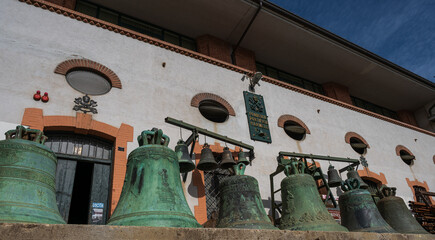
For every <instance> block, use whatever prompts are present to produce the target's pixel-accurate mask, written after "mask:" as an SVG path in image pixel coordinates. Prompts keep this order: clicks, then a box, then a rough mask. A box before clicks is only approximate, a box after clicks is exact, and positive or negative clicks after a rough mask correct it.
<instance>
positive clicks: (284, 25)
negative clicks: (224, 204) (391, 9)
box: [0, 0, 435, 224]
mask: <svg viewBox="0 0 435 240" xmlns="http://www.w3.org/2000/svg"><path fill="white" fill-rule="evenodd" d="M261 4H262V5H260V4H259V3H258V2H256V1H250V0H237V1H229V0H226V1H219V3H216V2H215V1H206V2H204V1H197V0H190V1H188V2H184V1H183V3H178V2H177V3H174V2H172V1H158V2H154V1H150V2H149V3H142V2H141V1H129V3H124V2H123V1H117V0H112V1H98V0H95V1H91V2H87V1H71V0H65V1H43V0H28V1H21V0H20V1H18V0H7V1H5V2H4V3H3V5H2V8H1V9H0V22H1V25H0V33H1V34H0V52H1V57H0V61H1V63H2V64H0V68H1V71H0V72H1V73H0V91H1V93H2V94H0V98H1V101H2V102H3V104H2V107H1V113H2V115H1V116H2V117H1V118H0V130H1V131H2V132H5V131H7V130H9V129H14V128H15V126H16V125H19V124H22V125H25V126H28V127H30V128H34V129H40V130H43V131H44V132H45V133H46V135H47V136H49V140H48V143H47V146H49V147H51V148H52V149H53V151H55V152H56V153H57V154H58V160H59V163H58V170H57V171H58V172H57V174H58V175H57V179H56V181H57V182H56V186H57V191H58V192H57V195H58V197H59V196H61V197H63V198H62V199H64V200H62V201H61V204H63V205H62V206H61V205H59V204H58V205H59V208H60V209H61V212H62V213H63V216H64V217H65V218H67V219H68V220H69V221H68V222H70V223H83V221H85V222H86V221H88V222H89V223H92V220H90V218H89V216H91V215H92V213H91V211H93V210H92V203H103V211H104V218H107V217H108V216H109V215H110V213H111V212H113V210H114V208H115V207H116V205H117V203H118V199H119V196H120V194H121V190H122V186H123V183H124V175H125V170H126V164H127V157H128V154H129V153H130V152H131V151H132V150H134V149H135V148H136V147H137V146H138V143H137V141H136V140H135V139H136V137H137V136H138V135H139V134H140V133H141V132H142V131H143V130H147V129H151V128H153V127H157V128H160V129H163V131H164V133H165V134H166V135H168V136H169V137H170V138H171V142H170V144H169V146H170V147H171V148H174V147H175V145H176V142H177V140H178V139H179V138H180V137H182V138H183V139H186V138H187V137H188V136H189V135H190V132H189V131H186V130H180V128H178V127H176V126H173V125H170V124H168V123H165V118H166V117H172V118H175V119H179V120H182V121H184V122H187V123H190V124H193V125H195V126H198V127H201V128H205V129H208V130H210V131H212V132H215V133H218V134H221V135H224V136H228V137H230V138H234V139H237V140H239V141H242V142H244V143H247V144H250V145H252V146H254V148H255V159H254V160H253V161H252V165H251V166H249V167H248V168H247V170H246V174H247V175H251V176H253V177H255V178H256V179H257V180H258V182H259V186H260V193H261V196H262V199H263V203H264V205H265V207H266V208H267V211H268V212H269V213H270V209H269V208H270V206H271V203H270V201H271V200H270V196H271V193H270V186H269V175H270V174H271V173H272V172H274V171H275V169H276V167H277V160H276V158H277V156H278V153H279V152H280V151H286V152H297V153H310V154H316V155H329V156H337V157H349V158H356V159H359V158H360V157H361V155H362V156H363V157H364V158H365V159H366V161H367V164H368V166H366V167H364V166H362V165H360V166H359V169H358V170H359V174H360V175H361V176H362V177H363V179H365V180H367V181H368V182H370V184H374V185H375V186H376V185H377V186H380V185H382V184H388V185H389V186H394V187H397V195H398V196H400V197H402V198H404V200H405V201H410V200H412V201H414V200H416V199H415V196H414V191H415V190H414V188H415V187H422V188H424V189H426V190H427V191H434V189H435V174H434V172H435V138H434V137H435V132H434V131H435V123H434V119H433V117H434V116H435V113H434V111H435V108H434V104H435V85H434V84H433V83H431V82H429V81H428V80H426V79H423V78H421V77H419V76H417V75H415V74H413V73H411V72H409V71H407V70H405V69H403V68H401V67H399V66H397V65H394V64H393V63H390V62H388V61H387V60H385V59H382V58H380V57H378V56H376V55H374V54H372V53H370V52H368V51H367V50H364V49H361V48H360V47H358V46H356V45H353V44H352V43H349V42H347V41H345V40H343V39H341V38H340V37H338V36H335V35H333V34H332V33H329V32H327V31H326V30H323V29H321V28H319V27H317V26H314V25H313V24H311V23H309V22H307V21H305V20H303V19H301V18H298V17H297V16H294V15H292V14H291V13H289V12H286V11H285V10H283V9H280V8H279V7H277V6H275V5H273V4H271V3H269V2H267V1H266V2H261ZM252 19H253V22H252V25H251V26H249V22H250V21H251V20H252ZM248 26H249V27H248ZM246 29H247V30H246ZM245 30H246V31H247V34H246V35H245V37H244V38H241V37H242V36H243V35H244V34H243V33H244V32H245ZM240 39H242V40H241V41H240V45H237V43H238V42H239V40H240ZM256 71H260V72H262V73H263V79H262V81H260V82H259V83H260V86H258V85H257V86H255V93H256V94H259V95H261V96H262V97H263V99H264V106H265V108H266V110H267V124H268V127H267V128H268V129H269V131H270V136H271V139H270V140H271V143H266V142H262V141H254V140H252V139H251V135H250V131H249V126H248V119H247V118H248V117H247V114H246V112H247V110H246V107H245V101H244V97H243V92H244V91H248V86H249V81H248V80H247V78H246V76H252V74H253V73H254V72H256ZM244 77H245V80H244V81H242V79H243V78H244ZM77 79H78V80H77ZM80 79H84V80H83V81H80ZM90 82H92V83H91V84H90ZM38 90H39V91H41V95H43V93H45V92H47V93H48V97H49V100H48V102H42V101H35V100H34V98H33V96H34V94H35V93H36V91H38ZM79 90H80V91H79ZM85 94H88V95H89V97H90V98H91V99H92V100H93V101H95V102H96V103H97V105H96V106H95V105H93V106H91V107H94V108H95V109H96V110H97V112H92V111H91V112H87V113H86V112H85V111H83V109H82V108H80V107H78V108H75V106H77V105H78V106H83V105H84V104H86V103H89V102H88V101H87V99H86V98H85V97H84V96H85ZM75 101H76V102H75ZM204 102H208V103H210V104H212V105H213V104H214V106H217V107H218V108H219V109H220V110H221V111H223V112H224V117H223V119H217V120H216V119H213V117H207V114H206V113H201V112H200V108H201V104H202V103H204ZM88 107H89V105H88ZM74 108H75V109H74ZM204 115H205V116H204ZM210 118H212V119H211V120H210ZM289 125H295V126H299V127H302V128H303V129H304V131H303V134H302V135H300V136H291V134H289V133H288V132H286V131H285V127H286V126H289ZM180 132H181V134H180ZM205 142H207V143H209V144H210V145H211V149H212V150H213V151H214V152H216V153H220V152H222V150H223V147H224V146H225V144H224V143H223V142H220V141H217V140H215V139H210V138H206V139H204V138H203V137H200V138H199V139H198V143H199V146H201V145H203V144H204V143H205ZM352 143H364V144H365V145H366V148H365V149H363V150H362V151H360V150H355V149H353V148H352V147H351V144H352ZM228 147H229V148H230V149H231V150H233V151H237V150H238V148H237V147H235V146H232V145H230V144H229V145H228ZM200 152H201V148H200V147H196V148H195V159H196V160H195V161H196V162H198V161H199V159H200ZM405 155H406V156H414V157H415V158H413V159H409V158H406V157H403V156H405ZM319 164H320V166H321V167H322V168H323V169H324V172H326V169H327V168H328V163H327V162H321V161H320V162H319ZM334 165H335V166H336V168H341V167H345V166H346V164H344V163H334ZM225 174H226V173H220V175H219V173H215V174H212V175H210V174H208V173H206V174H204V173H203V172H202V171H198V170H194V171H193V172H192V173H189V175H188V176H187V178H186V181H185V182H184V185H183V187H184V191H185V196H186V199H187V201H188V203H189V206H190V207H191V209H192V212H193V213H194V215H195V217H196V219H197V220H198V222H199V223H201V224H203V223H205V222H206V221H207V219H209V218H210V217H211V212H212V208H213V204H212V202H211V201H213V198H215V197H216V196H214V195H213V194H214V193H213V191H214V188H216V186H215V185H216V182H218V181H219V178H220V177H224V176H225ZM221 175H222V176H221ZM283 177H284V176H280V177H279V178H278V179H277V180H278V181H277V183H278V184H279V180H280V179H282V178H283ZM343 177H344V176H343ZM216 179H217V180H216ZM334 194H337V193H336V192H335V191H334ZM338 194H339V192H338ZM58 201H59V200H58ZM432 201H433V200H432ZM73 206H74V208H73ZM62 209H63V210H62ZM71 209H85V210H86V211H80V210H77V211H75V210H72V211H71ZM75 212H79V213H78V214H75ZM73 213H74V216H68V215H69V214H73ZM83 219H85V220H83ZM103 222H104V221H100V222H98V221H95V222H94V223H99V224H101V223H103Z"/></svg>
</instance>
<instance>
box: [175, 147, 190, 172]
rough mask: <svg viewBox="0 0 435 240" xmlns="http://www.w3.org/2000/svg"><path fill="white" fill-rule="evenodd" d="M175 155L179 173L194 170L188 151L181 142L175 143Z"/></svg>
mask: <svg viewBox="0 0 435 240" xmlns="http://www.w3.org/2000/svg"><path fill="white" fill-rule="evenodd" d="M175 153H176V154H177V158H178V165H179V166H180V173H185V172H190V171H192V170H193V169H195V164H194V163H193V162H192V159H191V158H190V155H189V149H188V147H187V145H186V144H185V143H184V141H183V140H181V139H180V140H179V141H178V142H177V146H175Z"/></svg>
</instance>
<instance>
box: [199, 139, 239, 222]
mask: <svg viewBox="0 0 435 240" xmlns="http://www.w3.org/2000/svg"><path fill="white" fill-rule="evenodd" d="M203 146H204V145H200V144H199V142H196V143H195V149H194V153H195V164H196V165H198V163H199V160H200V158H201V150H202V148H203ZM210 149H211V150H212V151H213V152H218V153H220V152H223V151H224V146H221V145H220V144H219V143H216V142H215V144H214V145H210ZM230 151H231V152H232V153H233V157H235V156H236V155H237V153H238V151H240V148H239V147H236V148H235V149H230ZM192 184H193V185H194V186H195V187H196V189H197V193H198V205H197V206H194V207H193V209H194V215H195V218H196V220H197V221H198V222H199V224H204V223H205V222H207V203H206V196H205V186H204V172H203V171H199V170H198V169H195V170H193V172H192Z"/></svg>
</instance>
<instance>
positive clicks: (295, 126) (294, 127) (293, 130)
mask: <svg viewBox="0 0 435 240" xmlns="http://www.w3.org/2000/svg"><path fill="white" fill-rule="evenodd" d="M284 131H285V133H286V134H287V135H288V136H289V137H291V138H293V139H294V140H297V141H300V140H302V139H304V137H305V134H306V133H307V130H306V129H305V128H304V127H302V126H301V125H300V124H299V123H297V122H294V121H287V122H285V123H284Z"/></svg>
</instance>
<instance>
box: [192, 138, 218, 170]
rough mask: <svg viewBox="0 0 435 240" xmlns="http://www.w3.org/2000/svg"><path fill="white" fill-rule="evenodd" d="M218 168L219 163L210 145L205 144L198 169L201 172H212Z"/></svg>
mask: <svg viewBox="0 0 435 240" xmlns="http://www.w3.org/2000/svg"><path fill="white" fill-rule="evenodd" d="M217 167H218V163H217V162H216V160H215V159H214V156H213V152H212V151H211V149H210V145H208V143H204V146H203V148H202V150H201V158H200V159H199V163H198V165H197V166H196V168H197V169H198V170H201V171H211V170H215V169H216V168H217Z"/></svg>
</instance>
